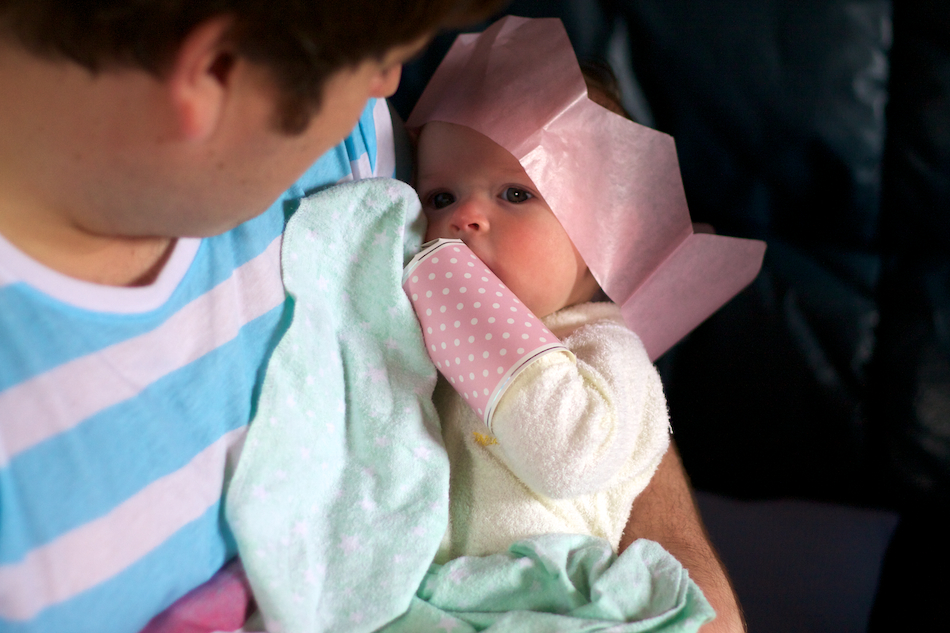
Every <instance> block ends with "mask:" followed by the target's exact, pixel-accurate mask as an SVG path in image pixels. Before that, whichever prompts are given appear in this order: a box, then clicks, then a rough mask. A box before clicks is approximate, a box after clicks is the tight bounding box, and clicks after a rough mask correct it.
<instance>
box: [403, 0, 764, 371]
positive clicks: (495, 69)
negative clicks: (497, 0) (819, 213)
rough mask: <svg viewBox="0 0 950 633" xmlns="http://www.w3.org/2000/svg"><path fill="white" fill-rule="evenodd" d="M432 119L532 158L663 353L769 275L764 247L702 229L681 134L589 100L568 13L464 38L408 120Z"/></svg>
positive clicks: (571, 227)
mask: <svg viewBox="0 0 950 633" xmlns="http://www.w3.org/2000/svg"><path fill="white" fill-rule="evenodd" d="M429 121H444V122H446V123H455V124H458V125H464V126H466V127H469V128H471V129H473V130H475V131H477V132H480V133H481V134H484V135H485V136H487V137H488V138H490V139H491V140H493V141H494V142H496V143H498V144H499V145H501V146H502V147H504V148H505V149H507V150H508V151H509V152H511V154H512V155H513V156H514V157H515V158H517V159H518V161H519V162H521V165H522V167H524V170H525V171H526V172H527V174H528V176H529V177H530V178H531V180H532V181H533V182H534V184H535V186H536V187H537V188H538V191H539V192H540V193H541V195H542V196H543V197H544V200H545V202H547V204H548V206H550V207H551V210H552V211H553V212H554V214H555V215H556V216H557V218H558V220H560V222H561V224H562V226H564V229H565V231H567V234H568V235H569V236H570V238H571V241H573V242H574V245H575V246H576V247H577V250H578V251H579V252H580V254H581V256H582V257H583V258H584V261H585V262H586V263H587V266H588V267H589V268H590V270H591V272H592V273H593V275H594V278H595V279H597V281H598V283H599V284H600V286H601V288H603V290H604V292H606V293H607V296H609V297H610V298H611V299H612V300H613V301H614V302H615V303H617V304H618V305H620V306H621V307H622V308H623V314H624V319H625V321H626V323H627V325H628V326H629V327H630V328H631V329H633V330H634V331H635V332H636V333H637V334H638V335H639V336H640V338H641V339H642V340H643V343H644V345H645V346H646V348H647V352H648V353H649V355H650V358H651V359H655V358H657V357H658V356H660V355H661V354H662V353H663V352H665V351H666V350H667V349H668V348H669V347H670V346H671V345H672V344H673V343H675V342H676V341H678V340H679V339H680V338H682V337H683V336H685V335H686V334H687V333H688V332H689V331H690V330H691V329H693V328H694V327H696V326H697V325H698V324H699V323H700V322H701V321H702V320H703V319H705V318H706V317H708V316H709V315H710V314H712V313H713V312H714V311H715V310H717V309H718V308H719V307H720V306H722V304H724V303H725V302H726V301H728V300H729V299H730V298H732V297H733V296H734V295H735V294H736V293H738V292H739V291H740V290H741V289H742V288H743V287H745V286H746V285H747V284H749V283H750V282H751V281H752V279H754V278H755V276H756V275H757V274H758V271H759V268H760V267H761V265H762V257H763V255H764V253H765V244H764V243H763V242H759V241H755V240H739V239H735V238H723V237H719V236H715V235H713V236H709V235H706V236H697V235H694V233H693V228H692V223H691V221H690V217H689V210H688V208H687V206H686V195H685V193H684V191H683V183H682V180H681V178H680V171H679V161H678V159H677V157H676V147H675V145H674V143H673V139H672V138H671V137H670V136H668V135H666V134H663V133H661V132H657V131H656V130H652V129H650V128H647V127H644V126H642V125H638V124H636V123H634V122H632V121H629V120H627V119H625V118H623V117H621V116H618V115H616V114H614V113H613V112H610V111H609V110H607V109H606V108H603V107H601V106H600V105H598V104H596V103H594V102H593V101H591V100H590V99H589V98H588V97H587V88H586V86H585V83H584V78H583V76H582V75H581V71H580V67H579V66H578V64H577V59H576V58H575V56H574V51H573V49H572V48H571V44H570V41H569V40H568V38H567V33H566V32H565V31H564V27H563V25H562V24H561V22H560V21H559V20H557V19H554V18H545V19H536V20H529V19H525V18H517V17H512V16H509V17H506V18H503V19H501V20H499V21H498V22H496V23H495V24H493V25H492V26H490V27H489V28H488V29H487V30H486V31H485V32H484V33H481V34H476V35H460V36H459V37H458V38H457V39H456V41H455V43H454V44H453V45H452V48H451V49H450V50H449V52H448V54H447V55H446V57H445V59H444V60H443V61H442V63H441V65H440V66H439V68H438V69H437V70H436V72H435V74H434V75H433V77H432V79H431V81H430V82H429V84H428V85H427V86H426V89H425V91H424V92H423V94H422V96H421V97H420V98H419V101H418V103H417V104H416V107H415V109H414V110H413V111H412V114H411V115H410V116H409V120H408V121H407V126H408V127H409V128H411V129H418V128H420V127H421V126H423V125H425V124H426V123H428V122H429ZM697 237H702V239H698V240H697V239H694V238H697ZM645 286H649V288H648V291H645V289H644V288H645Z"/></svg>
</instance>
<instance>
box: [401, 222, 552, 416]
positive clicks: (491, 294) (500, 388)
mask: <svg viewBox="0 0 950 633" xmlns="http://www.w3.org/2000/svg"><path fill="white" fill-rule="evenodd" d="M403 288H404V289H405V291H406V294H408V295H409V300H410V301H411V302H412V307H413V309H415V311H416V316H418V317H419V323H420V324H421V325H422V333H423V337H424V338H425V343H426V349H427V350H428V351H429V356H430V357H432V361H433V362H434V363H435V366H436V367H437V368H438V369H439V371H440V372H442V375H443V376H445V377H446V379H447V380H448V381H449V382H450V383H451V384H452V386H453V387H454V388H455V390H456V391H457V392H458V393H459V395H460V396H462V397H463V398H464V399H465V402H466V403H468V405H469V406H471V407H472V409H473V410H474V411H475V412H476V413H477V414H478V415H479V416H480V417H481V418H482V420H483V421H484V422H485V425H486V426H487V427H488V429H489V430H491V418H492V414H493V413H494V411H495V406H496V405H497V404H498V401H499V400H500V399H501V396H502V394H503V393H504V392H505V389H506V388H507V387H508V385H510V384H511V381H512V380H514V378H515V376H517V375H518V373H519V372H521V370H523V369H524V368H525V367H527V366H528V364H529V363H531V362H532V361H534V360H536V359H538V358H540V357H541V356H542V355H544V354H547V353H548V352H554V351H563V352H566V353H568V354H570V352H569V351H568V350H567V348H566V347H564V346H563V345H561V342H560V341H559V340H558V338H557V337H556V336H554V335H553V334H551V331H550V330H548V329H547V328H546V327H545V326H544V324H543V323H541V320H540V319H538V317H536V316H535V315H534V314H533V313H532V312H531V311H530V310H528V308H527V307H525V305H524V304H523V303H521V301H519V300H518V298H517V297H516V296H515V294H514V293H513V292H512V291H511V290H509V289H508V287H507V286H506V285H505V284H504V283H502V281H501V279H499V278H498V277H497V276H496V275H495V273H493V272H492V271H491V270H489V269H488V267H487V266H485V264H484V263H483V262H482V261H481V260H480V259H478V257H477V256H476V255H475V253H473V252H472V250H471V249H470V248H469V247H468V246H466V245H465V244H464V243H463V242H462V240H452V239H439V240H436V241H435V242H434V243H431V245H430V246H428V247H427V248H426V249H425V250H423V251H422V252H421V253H419V254H418V255H416V257H414V258H413V260H412V261H411V262H410V263H409V266H407V267H406V272H405V274H404V275H403Z"/></svg>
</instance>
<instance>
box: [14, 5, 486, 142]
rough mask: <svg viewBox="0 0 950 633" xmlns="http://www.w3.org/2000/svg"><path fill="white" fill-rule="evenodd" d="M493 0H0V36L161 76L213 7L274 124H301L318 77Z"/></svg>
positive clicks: (91, 64) (33, 48) (319, 85)
mask: <svg viewBox="0 0 950 633" xmlns="http://www.w3.org/2000/svg"><path fill="white" fill-rule="evenodd" d="M503 4H504V2H503V1H501V0H0V36H2V37H6V38H8V39H12V40H14V41H17V42H19V43H20V44H21V45H22V46H23V47H24V48H25V49H26V50H28V51H30V52H31V53H33V54H35V55H39V56H43V57H47V58H51V59H57V58H59V59H69V60H72V61H74V62H77V63H79V64H81V65H82V66H84V67H86V68H88V69H89V70H90V71H91V72H98V71H99V70H101V69H103V68H108V67H114V66H126V67H138V68H142V69H144V70H147V71H149V72H151V73H153V74H155V75H157V76H161V75H162V74H163V73H164V72H165V71H166V70H167V69H168V67H169V65H170V64H171V63H172V61H173V60H174V56H175V54H176V53H177V51H178V48H179V46H180V45H181V43H182V42H183V41H184V39H185V37H186V36H187V35H188V34H189V33H190V32H191V31H192V30H193V29H194V28H195V27H197V26H198V25H199V24H201V23H202V22H204V21H205V20H207V19H209V18H212V17H214V16H218V15H227V16H230V17H232V18H233V19H234V23H233V26H232V27H231V29H230V32H229V33H228V38H229V40H230V42H231V43H232V44H233V45H234V47H235V51H236V53H237V54H238V55H239V56H242V57H244V58H246V59H248V60H249V61H251V62H254V63H258V64H262V65H264V66H266V67H267V68H269V70H270V73H271V76H272V78H273V80H274V83H275V86H276V88H277V90H278V94H279V97H278V104H277V106H278V107H277V117H278V124H279V127H280V128H281V129H282V130H283V131H285V132H287V133H294V132H299V131H302V130H303V129H304V128H305V127H306V126H307V123H308V122H309V121H310V117H311V116H312V115H313V114H314V113H315V112H316V111H317V110H318V109H319V107H320V102H321V97H322V89H323V85H324V83H325V81H326V79H327V78H328V77H329V76H330V75H332V74H333V73H335V72H336V71H338V70H341V69H343V68H346V67H348V66H353V65H356V64H358V63H359V62H361V61H363V60H366V59H370V58H375V59H382V58H383V57H384V56H385V54H386V52H387V51H389V50H390V49H391V48H393V47H394V46H398V45H400V44H407V43H409V42H413V41H415V40H417V39H419V38H420V37H422V36H423V35H426V34H428V33H430V32H434V31H436V30H437V29H439V28H444V27H456V26H462V25H464V24H467V23H469V22H472V21H476V20H479V19H482V18H484V17H487V16H488V15H490V14H491V13H492V12H493V11H495V10H497V9H498V8H499V6H500V5H503Z"/></svg>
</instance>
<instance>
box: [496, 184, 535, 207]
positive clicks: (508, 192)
mask: <svg viewBox="0 0 950 633" xmlns="http://www.w3.org/2000/svg"><path fill="white" fill-rule="evenodd" d="M501 197H502V198H504V199H505V200H507V201H508V202H512V203H514V204H521V203H522V202H525V201H527V200H530V199H531V198H533V197H534V196H533V195H532V194H531V193H529V192H527V191H525V190H524V189H519V188H518V187H508V188H507V189H505V191H504V192H503V193H502V194H501Z"/></svg>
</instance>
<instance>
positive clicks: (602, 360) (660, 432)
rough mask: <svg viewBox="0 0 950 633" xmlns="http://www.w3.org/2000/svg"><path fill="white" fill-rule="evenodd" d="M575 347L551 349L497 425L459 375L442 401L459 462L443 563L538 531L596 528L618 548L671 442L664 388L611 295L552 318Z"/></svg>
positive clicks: (513, 393) (445, 431) (526, 375)
mask: <svg viewBox="0 0 950 633" xmlns="http://www.w3.org/2000/svg"><path fill="white" fill-rule="evenodd" d="M543 320H544V323H545V325H547V326H548V328H550V329H551V331H552V332H553V333H554V334H555V335H556V336H557V337H558V338H560V339H561V341H562V342H563V343H564V345H565V346H566V347H567V348H568V349H569V350H571V352H573V353H574V355H575V356H576V359H577V360H576V362H575V361H574V360H573V359H571V358H570V356H569V355H568V354H564V353H552V354H547V355H546V356H543V357H542V358H541V359H540V360H539V361H537V362H535V363H533V364H532V365H530V366H529V367H528V368H527V369H526V370H525V371H523V372H522V373H521V374H520V375H519V376H518V377H517V378H516V380H515V382H514V384H512V386H511V387H509V389H508V391H507V392H506V393H505V395H504V397H503V398H502V400H501V402H500V403H499V405H498V409H497V411H496V413H495V417H494V420H493V423H492V426H493V428H492V430H493V432H494V434H492V433H489V431H488V429H487V428H486V427H485V425H484V423H483V422H482V421H481V419H480V418H479V417H478V416H477V415H476V414H475V413H474V412H473V411H472V410H471V408H469V406H468V405H467V404H466V403H465V401H464V400H462V398H460V397H459V396H458V395H457V393H456V392H455V390H454V389H452V387H451V386H450V385H448V383H446V382H444V381H443V380H441V379H440V383H439V385H438V387H437V388H436V395H435V402H436V407H437V408H438V410H439V414H440V417H441V419H442V436H443V439H444V440H445V446H446V449H447V450H448V453H449V461H450V464H451V467H450V473H451V483H450V501H449V506H450V511H449V528H448V531H447V532H446V535H445V539H444V540H443V542H442V546H441V548H440V550H439V555H438V556H437V558H436V561H437V562H440V561H445V560H450V559H453V558H456V557H458V556H464V555H473V556H482V555H486V554H492V553H496V552H502V551H504V550H506V549H507V548H508V546H509V545H511V544H512V543H513V542H515V541H517V540H519V539H522V538H526V537H529V536H534V535H538V534H551V533H571V534H589V535H592V536H597V537H601V538H604V539H606V540H607V541H609V542H610V544H611V546H612V547H613V549H614V551H616V550H617V547H618V545H619V542H620V536H621V534H622V532H623V528H624V526H625V525H626V523H627V519H628V517H629V514H630V507H631V504H632V503H633V500H634V498H635V497H636V496H637V495H638V494H639V493H640V492H641V491H642V490H643V489H644V488H645V487H646V485H647V483H648V482H649V481H650V477H652V476H653V473H654V471H655V470H656V467H657V466H658V465H659V463H660V460H661V459H662V457H663V455H664V453H665V452H666V450H667V447H668V446H669V419H668V415H667V411H666V400H665V398H664V397H663V387H662V384H661V382H660V377H659V374H658V373H657V371H656V368H654V367H653V365H652V364H651V363H650V360H649V358H648V357H647V354H646V351H645V350H644V348H643V344H642V343H641V342H640V339H639V338H637V336H636V335H635V334H634V333H633V332H631V331H630V330H629V329H627V328H626V326H625V325H624V324H623V320H622V318H621V315H620V309H619V308H618V307H617V306H615V305H614V304H611V303H586V304H582V305H577V306H572V307H569V308H565V309H564V310H561V311H559V312H557V313H555V314H552V315H550V316H548V317H546V318H545V319H543Z"/></svg>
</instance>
